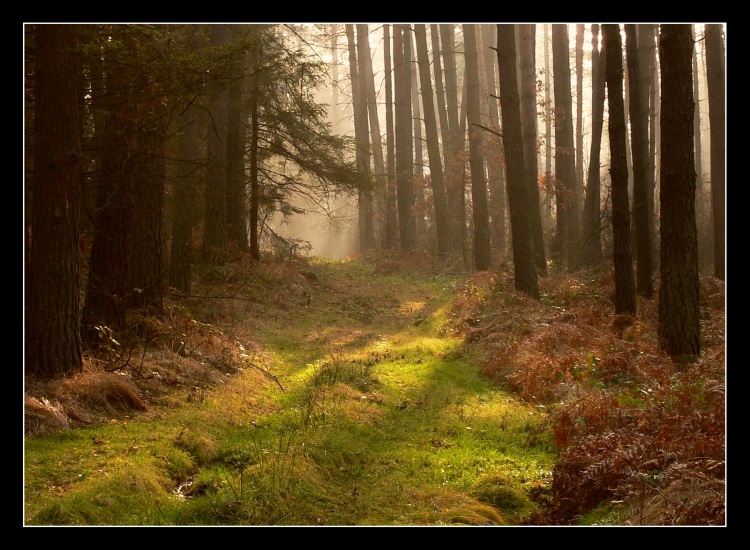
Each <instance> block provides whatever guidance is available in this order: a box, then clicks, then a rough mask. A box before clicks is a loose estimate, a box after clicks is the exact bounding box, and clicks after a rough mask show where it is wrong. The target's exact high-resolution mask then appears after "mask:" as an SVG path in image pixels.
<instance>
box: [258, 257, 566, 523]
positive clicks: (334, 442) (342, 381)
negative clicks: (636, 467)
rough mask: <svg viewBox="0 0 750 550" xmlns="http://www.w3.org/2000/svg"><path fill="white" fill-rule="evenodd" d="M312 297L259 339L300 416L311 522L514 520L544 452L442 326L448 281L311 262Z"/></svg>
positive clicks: (514, 408) (536, 481)
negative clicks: (309, 473)
mask: <svg viewBox="0 0 750 550" xmlns="http://www.w3.org/2000/svg"><path fill="white" fill-rule="evenodd" d="M312 273H313V274H314V277H315V280H316V281H318V282H319V285H320V287H321V291H320V292H319V293H317V294H315V295H313V296H312V297H311V304H310V305H309V306H307V307H306V308H305V309H304V310H303V311H301V312H300V311H295V312H294V314H293V315H291V316H288V317H286V316H285V317H282V318H279V319H278V320H277V321H276V323H275V326H273V327H272V329H273V330H271V331H270V332H269V333H268V334H266V335H265V336H263V339H264V340H265V347H266V349H267V350H269V351H272V352H273V354H274V357H275V364H276V365H278V367H277V368H278V369H280V371H283V378H284V379H286V380H287V381H288V384H289V386H290V388H291V390H290V391H289V392H287V394H284V395H282V396H280V399H281V403H282V405H283V408H284V409H285V410H287V411H289V410H292V411H294V410H298V411H299V414H303V413H304V414H305V415H306V416H305V422H306V423H307V426H308V429H307V430H306V435H305V439H308V438H309V440H308V441H307V442H306V455H307V458H308V459H310V460H312V462H313V463H314V464H315V470H318V473H320V475H321V480H320V481H321V482H322V483H323V492H324V493H325V495H326V496H325V497H324V499H323V501H322V502H320V506H319V508H318V509H317V510H316V511H315V517H314V518H313V517H308V518H307V522H309V523H318V524H358V525H392V524H444V523H458V524H461V523H463V524H498V523H514V522H519V521H525V520H527V519H528V518H529V517H531V516H532V515H533V513H534V509H535V505H534V504H533V503H532V502H531V501H530V500H529V498H528V495H529V494H533V493H534V491H535V489H539V488H541V487H543V486H544V484H545V483H546V482H547V480H548V474H549V468H550V467H551V464H552V460H553V458H552V454H551V452H549V449H548V447H546V446H545V445H544V443H543V438H542V437H541V436H540V431H539V429H538V425H539V418H538V415H537V414H536V411H535V410H534V409H533V408H530V407H526V406H524V405H521V404H520V403H519V402H517V401H516V400H515V399H514V398H513V397H512V396H509V395H508V394H506V393H504V392H503V391H500V390H499V389H498V388H496V387H493V386H492V385H491V384H489V383H488V382H487V381H486V380H483V379H482V378H481V377H480V376H479V374H478V370H479V369H478V365H479V363H478V361H479V359H480V358H478V357H472V356H471V355H470V353H469V352H468V351H466V349H465V348H464V346H463V344H462V340H461V338H459V337H456V336H454V334H453V331H452V330H451V327H452V326H453V324H452V323H451V318H450V304H449V301H450V299H451V298H452V297H454V296H455V294H456V291H457V289H458V288H459V283H460V281H459V279H458V278H457V277H455V276H450V275H437V276H435V275H429V274H422V275H414V274H411V275H402V274H393V275H382V274H378V273H376V272H375V270H374V269H373V267H372V266H371V265H369V264H367V263H365V262H362V261H355V262H351V261H350V262H338V263H317V264H314V265H313V266H312Z"/></svg>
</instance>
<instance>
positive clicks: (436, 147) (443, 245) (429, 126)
mask: <svg viewBox="0 0 750 550" xmlns="http://www.w3.org/2000/svg"><path fill="white" fill-rule="evenodd" d="M414 33H415V36H416V39H417V61H418V64H419V75H420V80H421V83H422V104H423V105H424V122H425V132H426V134H427V155H428V158H429V163H430V186H431V187H432V198H433V203H434V208H435V231H436V233H437V251H438V255H440V256H444V255H446V254H448V253H449V252H450V219H449V217H448V199H447V197H446V194H445V185H444V183H443V163H442V161H441V159H440V144H439V142H438V129H437V121H436V120H435V105H434V103H433V98H432V80H431V77H430V59H429V57H428V53H427V32H426V29H425V26H424V25H414Z"/></svg>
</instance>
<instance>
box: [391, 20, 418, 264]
mask: <svg viewBox="0 0 750 550" xmlns="http://www.w3.org/2000/svg"><path fill="white" fill-rule="evenodd" d="M394 31H395V32H394V35H393V66H394V89H395V91H396V93H395V96H396V97H395V100H396V112H395V115H396V118H395V130H396V187H397V200H398V221H399V237H400V239H401V242H400V244H401V250H404V251H410V250H412V249H413V248H414V246H415V245H416V223H415V221H414V213H413V211H412V208H413V206H414V189H413V187H412V177H413V175H414V164H413V162H414V159H413V150H412V148H413V146H414V142H413V141H412V121H411V118H412V112H411V70H410V67H409V61H408V60H409V59H410V58H411V37H410V34H411V29H410V27H409V25H395V26H394Z"/></svg>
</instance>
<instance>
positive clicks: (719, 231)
mask: <svg viewBox="0 0 750 550" xmlns="http://www.w3.org/2000/svg"><path fill="white" fill-rule="evenodd" d="M722 30H723V25H722V24H714V23H712V24H708V25H706V30H705V35H706V72H707V76H708V118H709V121H710V123H711V129H710V133H709V135H710V137H711V146H710V148H711V168H710V170H711V212H712V214H713V228H714V277H716V278H717V279H721V280H722V281H723V280H724V278H725V273H724V272H725V269H726V268H725V256H726V248H725V247H726V244H725V236H724V234H725V225H726V217H725V216H726V214H725V211H724V209H725V208H726V206H725V190H724V188H725V185H726V167H725V157H726V152H725V146H726V145H725V137H724V136H725V132H726V121H725V117H726V111H725V101H726V100H725V98H724V95H725V91H724V90H725V83H724V41H723V39H722Z"/></svg>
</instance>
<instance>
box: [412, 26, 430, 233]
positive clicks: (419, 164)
mask: <svg viewBox="0 0 750 550" xmlns="http://www.w3.org/2000/svg"><path fill="white" fill-rule="evenodd" d="M409 41H410V43H411V48H410V50H411V59H410V60H409V70H410V71H411V108H412V120H413V122H414V177H413V180H412V183H413V186H414V208H415V215H414V221H415V222H416V226H417V242H421V241H425V240H426V238H427V220H425V214H426V212H427V201H426V199H425V193H426V191H427V187H426V185H425V179H424V151H423V150H424V147H423V146H422V144H423V143H424V137H423V136H422V108H421V107H420V104H419V69H418V68H417V63H416V59H417V56H416V47H415V43H414V38H413V36H412V34H411V33H410V35H409Z"/></svg>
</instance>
